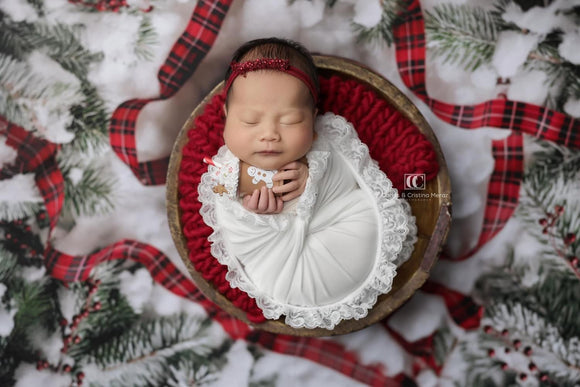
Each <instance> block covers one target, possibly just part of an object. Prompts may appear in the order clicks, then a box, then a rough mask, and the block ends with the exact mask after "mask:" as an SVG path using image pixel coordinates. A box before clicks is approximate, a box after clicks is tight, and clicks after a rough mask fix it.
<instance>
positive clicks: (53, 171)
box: [0, 116, 64, 229]
mask: <svg viewBox="0 0 580 387" xmlns="http://www.w3.org/2000/svg"><path fill="white" fill-rule="evenodd" d="M0 134H3V135H5V136H6V144H7V145H9V146H10V147H12V148H14V149H15V150H16V152H17V155H18V157H17V158H16V162H15V164H14V165H13V166H11V167H10V168H5V169H6V170H3V173H2V175H3V176H4V177H9V176H12V175H14V174H17V173H34V180H35V182H36V185H37V187H38V189H39V191H40V194H41V195H42V198H43V200H44V206H45V208H46V213H47V215H48V219H49V224H50V227H51V229H52V228H54V227H55V226H56V222H57V220H58V217H59V215H60V211H61V210H62V205H63V203H64V178H63V176H62V173H61V172H60V169H59V168H58V164H57V162H56V153H57V151H58V149H59V146H58V145H56V144H53V143H51V142H50V141H47V140H44V139H41V138H38V137H35V136H34V135H33V134H32V133H30V132H29V131H27V130H26V129H24V128H22V127H20V126H18V125H14V124H12V123H11V122H8V121H7V120H6V118H5V117H3V116H0ZM7 169H10V170H9V171H8V170H7Z"/></svg>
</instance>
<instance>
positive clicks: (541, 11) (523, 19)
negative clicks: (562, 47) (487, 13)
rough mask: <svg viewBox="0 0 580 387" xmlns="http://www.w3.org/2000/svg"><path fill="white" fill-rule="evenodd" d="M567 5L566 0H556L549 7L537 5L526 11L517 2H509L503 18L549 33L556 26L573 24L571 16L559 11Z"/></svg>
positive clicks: (524, 27) (541, 32) (527, 28)
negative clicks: (563, 0)
mask: <svg viewBox="0 0 580 387" xmlns="http://www.w3.org/2000/svg"><path fill="white" fill-rule="evenodd" d="M565 5H566V4H565V2H562V1H554V2H552V4H550V5H549V6H547V7H540V6H535V7H532V8H530V9H528V10H527V11H525V12H524V11H523V10H522V9H521V8H520V6H519V5H517V4H516V3H509V4H508V5H507V6H506V9H505V12H504V13H503V15H502V18H503V19H504V20H505V21H507V22H511V23H514V24H515V25H517V26H518V27H520V28H521V29H526V30H529V31H532V32H536V33H538V34H547V33H549V32H551V31H552V30H554V29H555V28H559V29H568V28H569V27H570V26H571V25H573V24H572V23H571V19H570V18H569V17H567V16H566V15H565V14H564V13H563V12H558V11H559V10H560V8H561V7H563V6H564V7H565Z"/></svg>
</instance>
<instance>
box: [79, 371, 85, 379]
mask: <svg viewBox="0 0 580 387" xmlns="http://www.w3.org/2000/svg"><path fill="white" fill-rule="evenodd" d="M84 378H85V373H84V372H79V373H78V374H77V380H83V379H84Z"/></svg>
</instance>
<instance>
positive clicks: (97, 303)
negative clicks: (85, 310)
mask: <svg viewBox="0 0 580 387" xmlns="http://www.w3.org/2000/svg"><path fill="white" fill-rule="evenodd" d="M102 307H103V305H102V304H101V303H100V302H99V301H97V302H95V303H94V305H93V309H94V310H101V308H102Z"/></svg>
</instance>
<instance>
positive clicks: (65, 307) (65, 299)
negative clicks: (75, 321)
mask: <svg viewBox="0 0 580 387" xmlns="http://www.w3.org/2000/svg"><path fill="white" fill-rule="evenodd" d="M57 297H58V304H59V305H60V313H61V314H62V317H64V318H65V319H67V320H68V321H72V318H73V316H74V315H75V310H76V305H77V302H78V298H77V296H76V295H75V293H74V292H73V291H72V290H70V289H68V288H65V287H64V286H61V287H59V288H58V290H57Z"/></svg>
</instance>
